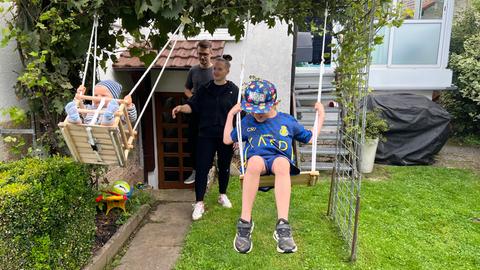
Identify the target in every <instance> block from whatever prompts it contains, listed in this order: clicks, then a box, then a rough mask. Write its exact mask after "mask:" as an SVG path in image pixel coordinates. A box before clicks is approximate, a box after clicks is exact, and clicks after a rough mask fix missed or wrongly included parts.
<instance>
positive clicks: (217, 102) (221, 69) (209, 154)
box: [172, 56, 238, 220]
mask: <svg viewBox="0 0 480 270" xmlns="http://www.w3.org/2000/svg"><path fill="white" fill-rule="evenodd" d="M231 60H232V58H231V57H230V56H224V57H223V58H217V59H215V61H214V65H213V80H211V81H210V82H208V83H207V84H205V85H203V86H201V87H200V88H199V89H198V90H197V91H196V92H195V94H194V95H193V97H192V98H191V99H190V100H188V101H187V104H185V105H179V106H177V107H175V108H174V109H173V110H172V116H173V118H175V117H176V114H177V113H192V112H193V113H195V114H197V115H198V126H199V129H198V141H197V157H196V158H197V168H196V170H197V172H196V175H195V196H196V203H195V204H194V207H193V213H192V219H193V220H198V219H200V218H201V217H202V215H203V213H204V212H205V205H204V203H203V198H204V196H205V192H206V190H207V180H208V179H207V178H208V172H209V171H210V168H211V167H212V163H213V159H214V157H215V153H217V155H218V161H217V162H218V164H217V166H218V174H219V175H218V184H219V192H220V196H219V197H218V203H220V204H221V205H222V206H223V207H226V208H231V207H232V204H231V202H230V200H229V199H228V197H227V194H226V193H227V186H228V179H229V177H230V162H231V161H232V156H233V148H232V146H231V145H226V144H224V143H223V129H224V127H225V121H226V119H227V115H228V112H229V111H230V109H231V108H232V107H233V106H234V105H235V104H236V103H237V95H238V87H237V86H236V85H235V84H234V83H233V82H231V81H228V80H227V79H226V78H227V75H228V73H229V72H230V61H231Z"/></svg>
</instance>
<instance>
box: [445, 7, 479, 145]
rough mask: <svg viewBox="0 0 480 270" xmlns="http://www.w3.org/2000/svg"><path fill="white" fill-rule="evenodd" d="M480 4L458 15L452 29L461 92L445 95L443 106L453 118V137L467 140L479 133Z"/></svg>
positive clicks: (456, 80)
mask: <svg viewBox="0 0 480 270" xmlns="http://www.w3.org/2000/svg"><path fill="white" fill-rule="evenodd" d="M479 42H480V0H475V1H473V3H472V7H471V8H467V9H466V10H464V11H462V12H461V13H458V16H457V17H456V18H455V22H454V24H453V29H452V39H451V47H450V52H451V57H450V63H449V66H450V68H451V69H452V71H453V83H454V84H455V85H456V86H458V91H449V92H445V93H444V94H442V98H441V100H440V101H441V103H442V104H443V106H444V107H445V108H446V109H447V110H448V112H449V113H451V114H452V115H453V117H454V119H453V121H452V124H453V133H454V135H455V136H456V137H468V136H469V135H471V134H478V133H480V76H479V74H480V58H479V56H480V49H479V48H478V43H479Z"/></svg>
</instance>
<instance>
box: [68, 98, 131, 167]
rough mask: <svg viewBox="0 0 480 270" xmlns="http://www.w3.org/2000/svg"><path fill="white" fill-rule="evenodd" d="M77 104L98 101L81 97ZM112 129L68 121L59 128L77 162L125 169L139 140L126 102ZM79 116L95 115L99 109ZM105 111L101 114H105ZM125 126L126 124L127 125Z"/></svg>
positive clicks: (121, 103) (84, 110)
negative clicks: (135, 143)
mask: <svg viewBox="0 0 480 270" xmlns="http://www.w3.org/2000/svg"><path fill="white" fill-rule="evenodd" d="M76 99H77V102H78V103H80V101H82V100H91V101H94V100H98V99H99V98H96V97H92V96H84V95H77V96H76ZM117 101H118V103H119V104H120V108H119V110H118V111H117V112H116V113H115V118H114V121H113V124H112V125H110V126H102V125H92V124H74V123H70V122H68V121H67V118H65V120H64V121H63V122H61V123H59V124H58V127H59V128H60V131H61V132H62V135H63V138H64V139H65V142H66V144H67V146H68V149H69V150H70V153H71V155H72V157H73V158H74V159H75V161H77V162H81V163H89V164H101V165H117V166H122V167H123V166H125V164H126V162H127V158H128V154H129V152H130V151H131V150H132V149H133V145H134V142H135V139H136V136H137V132H136V131H135V130H134V129H133V127H132V124H131V122H130V119H129V115H128V112H127V106H126V105H125V102H124V101H123V100H117ZM78 111H79V113H81V114H86V113H91V114H93V113H95V112H96V111H97V109H78ZM103 112H104V110H99V114H100V115H101V114H103ZM124 123H125V124H124Z"/></svg>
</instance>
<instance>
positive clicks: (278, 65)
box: [224, 21, 293, 112]
mask: <svg viewBox="0 0 480 270" xmlns="http://www.w3.org/2000/svg"><path fill="white" fill-rule="evenodd" d="M287 30H288V26H287V25H286V24H281V23H280V22H279V21H277V25H276V26H275V27H274V28H272V29H269V28H268V26H267V25H266V24H265V23H259V24H257V25H250V31H249V36H248V41H245V40H241V41H239V42H235V41H227V42H226V44H225V49H224V54H230V55H231V56H232V57H233V60H232V62H231V64H232V67H231V70H230V75H229V78H230V80H232V81H233V82H234V83H235V84H237V85H238V84H239V82H240V66H241V62H242V55H243V52H244V50H246V52H247V55H246V61H245V80H248V76H249V75H255V76H257V77H261V78H263V79H266V80H269V81H271V82H272V83H274V84H275V86H276V87H277V90H278V99H279V100H281V102H280V105H279V110H280V111H283V112H289V111H290V82H291V68H292V51H293V36H292V35H287Z"/></svg>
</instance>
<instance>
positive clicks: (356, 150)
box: [327, 0, 376, 261]
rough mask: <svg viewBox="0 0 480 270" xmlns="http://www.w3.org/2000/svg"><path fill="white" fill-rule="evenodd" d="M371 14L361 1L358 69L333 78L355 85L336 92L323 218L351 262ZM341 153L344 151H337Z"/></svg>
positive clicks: (369, 3) (354, 246) (369, 6)
mask: <svg viewBox="0 0 480 270" xmlns="http://www.w3.org/2000/svg"><path fill="white" fill-rule="evenodd" d="M375 10H376V2H375V0H373V1H365V4H364V14H365V17H364V18H365V19H364V21H363V23H362V26H361V31H362V32H363V33H364V35H363V36H364V38H365V39H364V40H361V41H359V42H358V43H357V44H358V46H359V47H358V48H357V49H359V50H361V51H364V52H365V54H364V55H363V56H362V58H360V59H358V60H359V61H361V63H362V64H361V65H360V68H358V69H357V73H356V74H348V75H345V74H337V76H336V77H337V81H338V80H341V79H343V78H340V77H341V76H346V77H349V78H353V77H356V79H357V80H356V81H357V85H356V93H355V92H353V93H352V92H347V91H344V89H341V88H340V89H338V88H337V95H338V101H339V104H340V108H341V113H340V117H339V118H338V129H337V140H336V146H335V163H334V169H333V172H332V177H331V185H330V195H329V202H328V210H327V215H328V216H329V217H331V218H332V220H333V221H334V223H335V224H336V225H337V227H338V228H339V231H340V233H341V235H342V237H343V238H344V240H345V241H346V242H347V245H348V247H349V249H350V259H351V260H352V261H354V260H356V258H357V245H358V227H359V213H360V198H361V196H360V187H361V182H362V174H361V173H360V171H359V166H360V165H359V163H360V154H361V153H360V152H361V145H362V144H363V143H364V142H365V125H366V104H365V101H366V99H365V98H364V97H365V96H366V95H367V94H368V77H369V70H370V60H371V57H370V52H371V45H372V40H373V37H374V35H375V33H374V29H373V25H374V19H375V18H374V14H375ZM347 27H348V26H347ZM362 46H363V47H362ZM339 49H341V48H339ZM342 149H344V150H346V151H341V150H342Z"/></svg>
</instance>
